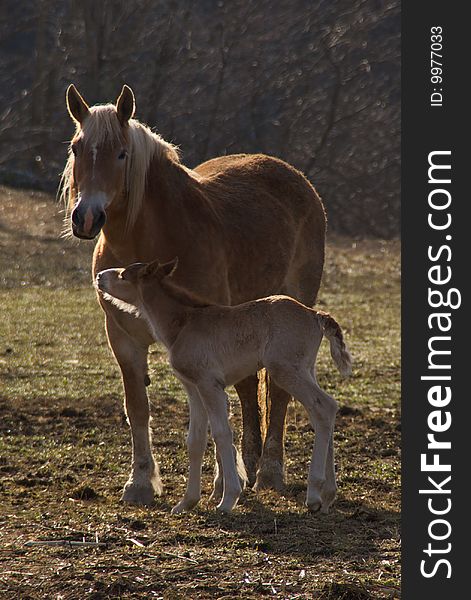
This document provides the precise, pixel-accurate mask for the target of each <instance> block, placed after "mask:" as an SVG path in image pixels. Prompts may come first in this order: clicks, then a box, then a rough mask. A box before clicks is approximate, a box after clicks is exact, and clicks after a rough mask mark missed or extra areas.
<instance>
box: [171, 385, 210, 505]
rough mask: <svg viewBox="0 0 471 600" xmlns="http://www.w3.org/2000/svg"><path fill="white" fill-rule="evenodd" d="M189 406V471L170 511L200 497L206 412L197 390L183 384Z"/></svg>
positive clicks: (195, 503) (191, 502)
mask: <svg viewBox="0 0 471 600" xmlns="http://www.w3.org/2000/svg"><path fill="white" fill-rule="evenodd" d="M185 389H186V391H187V393H188V402H189V407H190V427H189V430H188V437H187V447H188V455H189V458H190V471H189V475H188V482H187V487H186V492H185V495H184V497H183V498H182V500H180V502H179V503H178V504H177V505H176V506H174V507H173V509H172V513H173V514H176V513H181V512H184V511H185V510H190V509H191V508H193V507H194V506H196V505H197V504H198V502H199V500H200V498H201V466H202V464H203V455H204V451H205V450H206V444H207V441H208V414H207V412H206V409H205V408H204V406H203V403H202V401H201V398H200V396H199V394H198V390H197V389H196V387H194V386H189V385H185Z"/></svg>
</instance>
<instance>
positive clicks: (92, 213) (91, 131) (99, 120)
mask: <svg viewBox="0 0 471 600" xmlns="http://www.w3.org/2000/svg"><path fill="white" fill-rule="evenodd" d="M66 100H67V108H68V111H69V114H70V116H71V117H72V119H73V120H74V121H75V122H76V125H77V129H76V132H75V135H74V137H73V139H72V141H71V145H70V149H71V153H72V155H71V170H72V172H71V173H70V175H71V178H72V183H71V184H69V185H70V187H71V188H73V192H74V198H73V204H74V208H73V211H72V231H73V233H74V235H75V236H77V237H79V238H84V239H92V238H94V237H95V236H96V235H97V234H98V233H99V232H100V230H101V228H102V227H103V225H104V223H105V220H106V209H107V208H108V207H109V206H110V204H111V203H112V202H118V201H119V198H120V196H122V194H123V192H124V190H125V179H126V163H127V159H128V145H129V120H130V119H131V118H132V116H133V114H134V106H135V104H134V94H133V92H132V90H131V88H129V87H127V86H124V87H123V90H122V92H121V94H120V96H119V98H118V100H117V102H116V105H113V104H108V105H105V106H95V107H92V108H90V107H89V106H88V105H87V103H86V102H85V100H84V99H83V98H82V96H81V95H80V94H79V92H78V91H77V89H76V88H75V86H74V85H70V86H69V88H68V90H67V95H66ZM71 191H72V190H71Z"/></svg>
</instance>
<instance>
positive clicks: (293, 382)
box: [273, 366, 337, 512]
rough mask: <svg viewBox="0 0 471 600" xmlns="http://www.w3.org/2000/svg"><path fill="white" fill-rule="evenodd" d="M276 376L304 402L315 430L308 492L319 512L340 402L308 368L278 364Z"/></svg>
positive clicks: (309, 503) (308, 502)
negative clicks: (303, 370)
mask: <svg viewBox="0 0 471 600" xmlns="http://www.w3.org/2000/svg"><path fill="white" fill-rule="evenodd" d="M273 376H274V378H275V379H276V381H277V383H278V384H279V385H280V386H283V388H284V389H285V390H286V391H287V392H289V393H290V394H292V395H293V396H294V397H295V398H297V399H298V400H299V401H300V402H301V404H303V406H304V407H305V408H306V411H307V413H308V415H309V420H310V421H311V425H312V426H313V428H314V431H315V438H314V446H313V449H312V457H311V464H310V467H309V475H308V487H307V496H306V505H307V506H308V508H309V509H310V510H312V511H313V512H315V511H317V510H319V509H320V508H321V506H322V491H323V486H324V482H325V481H326V466H327V458H328V454H329V443H330V441H331V439H332V435H333V430H334V420H335V415H336V412H337V403H336V402H335V400H334V399H333V398H331V396H329V395H328V394H326V393H325V392H324V391H323V390H321V388H320V387H319V386H318V385H317V383H316V382H315V380H314V379H313V377H312V375H311V374H310V373H309V372H308V371H306V372H305V373H304V372H302V373H299V372H298V371H296V370H295V369H294V368H293V369H291V368H289V367H285V366H283V367H277V368H276V370H275V372H274V373H273ZM332 458H333V456H332Z"/></svg>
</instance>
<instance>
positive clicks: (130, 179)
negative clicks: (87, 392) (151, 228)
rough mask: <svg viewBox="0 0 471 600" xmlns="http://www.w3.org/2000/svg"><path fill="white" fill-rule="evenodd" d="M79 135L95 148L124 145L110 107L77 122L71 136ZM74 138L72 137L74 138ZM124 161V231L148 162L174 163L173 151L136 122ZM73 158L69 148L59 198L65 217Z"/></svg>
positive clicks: (132, 218)
mask: <svg viewBox="0 0 471 600" xmlns="http://www.w3.org/2000/svg"><path fill="white" fill-rule="evenodd" d="M80 132H83V134H84V137H86V139H87V143H89V144H91V145H92V146H99V145H101V144H103V143H105V142H108V141H111V142H118V143H119V142H120V141H123V142H124V136H123V130H122V127H121V125H120V123H119V121H118V118H117V113H116V107H115V105H114V104H105V105H99V106H92V107H91V108H90V116H88V117H87V118H86V119H85V120H84V122H83V124H79V123H77V129H76V131H75V135H78V134H79V133H80ZM74 137H75V136H74ZM128 139H129V141H128V158H127V165H126V189H125V195H126V203H127V210H128V213H127V220H126V226H127V228H129V227H131V226H132V225H133V224H134V223H135V222H136V219H137V216H138V214H139V212H140V210H141V207H142V202H143V198H144V191H145V186H146V181H147V170H148V168H149V165H150V162H151V160H152V159H153V158H154V157H156V158H157V159H158V160H160V159H165V158H167V159H169V160H173V161H176V162H178V160H179V158H178V152H177V148H176V147H175V146H174V145H173V144H171V143H169V142H166V141H165V140H164V139H163V138H162V137H161V136H160V135H158V134H157V133H154V132H153V131H151V130H150V128H149V127H147V126H146V125H144V124H143V123H140V122H139V121H138V120H137V119H130V120H129V122H128ZM73 165H74V155H73V153H72V151H71V149H69V156H68V159H67V163H66V165H65V168H64V171H63V173H62V176H61V183H60V188H59V189H60V199H61V200H62V201H63V202H64V204H65V206H66V207H67V211H66V212H67V214H66V218H67V217H68V215H69V213H70V211H71V210H72V208H73V207H74V205H75V202H76V197H75V196H76V190H75V186H74V182H73Z"/></svg>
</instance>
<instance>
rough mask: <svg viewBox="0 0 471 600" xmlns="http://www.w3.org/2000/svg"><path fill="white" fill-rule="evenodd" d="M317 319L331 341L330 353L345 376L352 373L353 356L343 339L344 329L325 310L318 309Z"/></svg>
mask: <svg viewBox="0 0 471 600" xmlns="http://www.w3.org/2000/svg"><path fill="white" fill-rule="evenodd" d="M317 319H318V322H319V325H320V328H321V331H323V333H324V335H325V337H326V338H327V339H328V340H329V343H330V354H331V355H332V359H333V361H334V363H335V364H336V366H337V368H338V370H339V371H340V373H341V375H343V377H348V376H349V375H351V373H352V356H351V354H350V352H349V351H348V348H347V346H346V345H345V341H344V339H343V333H342V329H341V328H340V325H339V324H338V323H337V321H336V320H335V319H334V317H332V316H331V315H329V313H326V312H324V311H317Z"/></svg>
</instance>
